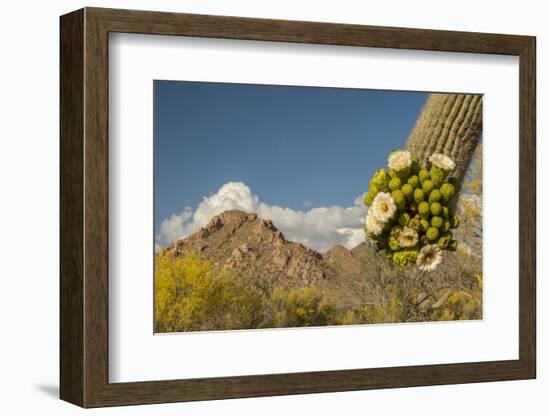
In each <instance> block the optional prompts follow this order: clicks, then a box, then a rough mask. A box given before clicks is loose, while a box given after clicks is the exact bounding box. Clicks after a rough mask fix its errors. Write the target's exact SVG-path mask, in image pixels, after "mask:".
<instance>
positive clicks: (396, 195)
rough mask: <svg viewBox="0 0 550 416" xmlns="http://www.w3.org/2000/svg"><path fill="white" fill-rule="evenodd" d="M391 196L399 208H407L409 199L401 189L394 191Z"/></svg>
mask: <svg viewBox="0 0 550 416" xmlns="http://www.w3.org/2000/svg"><path fill="white" fill-rule="evenodd" d="M391 196H392V198H393V201H394V202H395V205H396V206H397V208H398V209H405V205H406V203H407V201H406V200H405V195H404V194H403V192H402V191H400V190H399V189H397V190H395V191H392V193H391Z"/></svg>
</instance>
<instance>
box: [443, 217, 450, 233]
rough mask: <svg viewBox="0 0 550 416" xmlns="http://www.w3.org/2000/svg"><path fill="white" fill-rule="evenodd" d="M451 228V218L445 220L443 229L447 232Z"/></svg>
mask: <svg viewBox="0 0 550 416" xmlns="http://www.w3.org/2000/svg"><path fill="white" fill-rule="evenodd" d="M450 229H451V222H450V221H449V220H444V221H443V227H441V231H444V232H447V231H449V230H450Z"/></svg>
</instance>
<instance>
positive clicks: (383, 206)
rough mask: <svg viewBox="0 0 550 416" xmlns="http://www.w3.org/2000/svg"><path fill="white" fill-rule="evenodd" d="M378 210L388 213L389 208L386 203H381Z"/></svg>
mask: <svg viewBox="0 0 550 416" xmlns="http://www.w3.org/2000/svg"><path fill="white" fill-rule="evenodd" d="M380 210H381V211H383V212H388V211H389V210H390V207H389V206H388V204H387V203H386V202H382V204H380Z"/></svg>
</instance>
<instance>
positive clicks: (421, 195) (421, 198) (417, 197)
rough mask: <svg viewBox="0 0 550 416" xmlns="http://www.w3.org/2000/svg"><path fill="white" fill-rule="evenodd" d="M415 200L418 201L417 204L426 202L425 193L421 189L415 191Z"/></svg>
mask: <svg viewBox="0 0 550 416" xmlns="http://www.w3.org/2000/svg"><path fill="white" fill-rule="evenodd" d="M413 198H414V200H415V201H416V203H418V204H420V203H421V202H422V201H424V191H423V190H422V189H420V188H417V189H415V190H414V194H413Z"/></svg>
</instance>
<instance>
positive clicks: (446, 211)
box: [441, 206, 449, 220]
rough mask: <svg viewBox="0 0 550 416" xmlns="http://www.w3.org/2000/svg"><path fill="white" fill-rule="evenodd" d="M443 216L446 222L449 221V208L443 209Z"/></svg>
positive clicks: (444, 207)
mask: <svg viewBox="0 0 550 416" xmlns="http://www.w3.org/2000/svg"><path fill="white" fill-rule="evenodd" d="M441 216H442V217H443V219H444V220H448V219H449V208H448V207H446V206H443V208H441Z"/></svg>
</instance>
